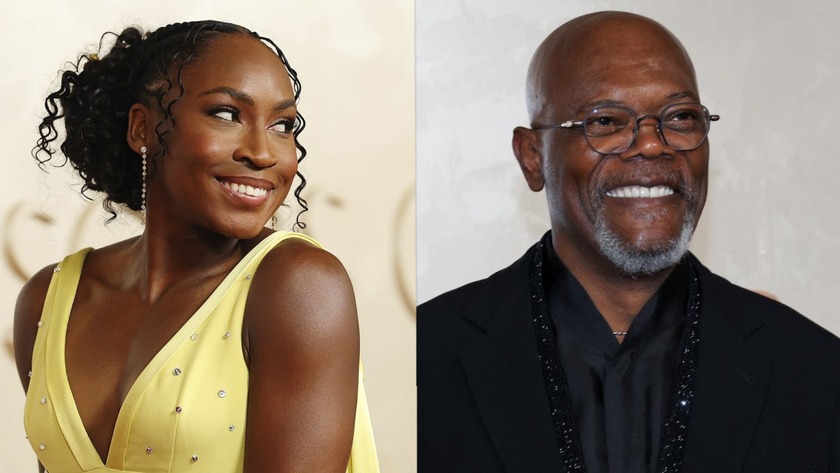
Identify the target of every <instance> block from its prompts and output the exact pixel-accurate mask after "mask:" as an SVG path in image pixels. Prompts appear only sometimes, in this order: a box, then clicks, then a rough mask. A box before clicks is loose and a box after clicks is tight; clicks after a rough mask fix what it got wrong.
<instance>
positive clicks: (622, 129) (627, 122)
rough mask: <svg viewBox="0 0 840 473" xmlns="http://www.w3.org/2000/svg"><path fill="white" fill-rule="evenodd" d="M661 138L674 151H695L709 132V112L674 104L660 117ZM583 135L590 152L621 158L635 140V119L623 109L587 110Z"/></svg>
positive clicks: (700, 106)
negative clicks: (589, 146) (587, 142)
mask: <svg viewBox="0 0 840 473" xmlns="http://www.w3.org/2000/svg"><path fill="white" fill-rule="evenodd" d="M659 120H660V127H659V129H660V130H661V132H662V138H663V139H664V141H665V143H666V144H667V145H668V146H669V147H671V148H672V149H674V150H676V151H690V150H693V149H696V148H698V147H699V146H700V145H701V144H702V143H703V140H705V139H706V135H707V134H708V132H709V112H708V110H706V107H704V106H702V105H699V104H674V105H669V106H668V107H665V109H664V110H662V114H661V115H660V117H659ZM583 124H584V132H585V133H586V139H587V141H589V144H590V145H591V146H592V148H593V149H594V150H595V151H597V152H599V153H601V154H621V153H623V152H625V151H627V150H628V149H630V147H631V146H632V145H633V141H634V140H635V139H636V134H637V132H638V129H637V125H638V122H637V118H636V114H635V113H633V111H632V110H630V109H628V108H624V107H602V108H596V109H593V110H590V111H589V112H588V113H587V114H586V116H585V117H584V122H583Z"/></svg>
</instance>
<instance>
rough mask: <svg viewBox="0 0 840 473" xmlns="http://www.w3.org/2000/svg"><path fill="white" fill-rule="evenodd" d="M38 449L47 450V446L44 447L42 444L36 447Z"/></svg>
mask: <svg viewBox="0 0 840 473" xmlns="http://www.w3.org/2000/svg"><path fill="white" fill-rule="evenodd" d="M38 448H40V449H41V450H43V449H45V448H47V446H46V445H44V444H41V445H38Z"/></svg>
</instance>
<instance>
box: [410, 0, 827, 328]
mask: <svg viewBox="0 0 840 473" xmlns="http://www.w3.org/2000/svg"><path fill="white" fill-rule="evenodd" d="M803 5H805V6H803ZM598 10H625V11H631V12H634V13H640V14H643V15H646V16H649V17H651V18H653V19H655V20H657V21H659V22H660V23H662V24H663V25H665V26H666V27H667V28H669V29H670V30H671V31H673V32H674V34H676V35H677V37H679V38H680V40H681V41H682V42H683V44H684V45H685V47H686V49H688V52H689V54H690V55H691V57H692V58H693V60H694V65H695V68H696V69H697V74H698V80H699V84H700V92H701V97H702V100H703V103H705V104H706V105H707V106H708V107H709V108H710V110H711V111H712V113H717V114H720V115H721V116H722V119H721V121H720V122H717V123H715V124H713V125H712V131H711V135H710V142H711V164H710V189H709V200H708V202H707V204H706V209H705V211H704V214H703V217H702V219H701V223H700V226H699V227H698V230H697V233H696V234H695V238H694V241H693V244H692V250H693V251H694V252H695V253H696V254H697V255H698V257H699V258H700V259H701V261H703V262H704V263H705V264H706V265H707V266H709V267H710V268H711V269H712V270H713V271H716V272H718V273H719V274H722V275H723V276H724V277H726V278H728V279H730V280H731V281H733V282H734V283H736V284H740V285H742V286H745V287H748V288H753V289H762V290H765V291H769V292H771V293H774V294H776V295H777V296H778V297H779V298H780V299H781V301H782V302H784V303H786V304H788V305H790V306H792V307H794V308H796V309H797V310H799V311H800V312H802V313H804V314H806V315H807V316H808V317H810V318H812V319H813V320H816V321H817V322H818V323H820V324H821V325H823V326H824V327H826V328H828V329H830V330H832V331H833V332H834V333H838V334H840V320H838V317H837V316H838V315H840V314H838V311H837V309H836V308H835V306H834V305H833V302H834V301H833V296H834V295H835V294H836V293H837V292H838V289H840V283H838V280H840V277H838V275H837V274H835V273H836V270H837V268H838V267H840V212H838V210H837V205H836V202H837V192H836V191H835V189H837V187H838V184H837V179H838V176H840V139H838V138H840V127H838V125H840V115H838V113H837V110H838V109H840V33H838V26H837V21H838V20H840V2H837V1H835V0H819V1H812V2H807V3H794V2H781V1H775V2H768V1H759V0H742V1H738V2H733V1H728V0H711V1H704V2H677V1H665V0H642V1H633V2H629V1H600V2H599V1H575V2H558V1H556V0H527V1H520V2H509V1H503V0H462V1H460V2H450V1H446V0H424V1H422V2H417V9H416V15H417V20H416V21H417V23H416V25H417V67H416V70H417V211H418V215H417V219H418V220H417V228H418V240H417V267H418V300H419V302H423V301H426V300H428V299H430V298H432V297H434V296H436V295H438V294H440V293H442V292H444V291H447V290H449V289H453V288H455V287H457V286H460V285H462V284H465V283H467V282H470V281H473V280H476V279H479V278H483V277H486V276H488V275H489V274H491V273H492V272H494V271H496V270H498V269H501V268H502V267H504V266H507V265H508V264H510V263H511V262H512V261H513V260H514V259H516V258H517V257H518V256H520V255H521V254H522V253H523V252H524V251H525V249H527V248H528V247H529V246H530V245H531V244H532V243H533V242H535V241H536V240H537V239H538V238H539V236H540V235H541V234H542V233H543V232H544V231H546V230H547V229H548V228H549V220H548V212H547V207H546V203H545V196H544V195H543V194H542V193H540V194H534V193H532V192H530V191H529V190H528V188H527V186H526V184H525V181H524V179H523V178H522V175H521V173H520V171H519V168H518V165H517V164H516V161H515V159H514V156H513V153H512V151H511V147H510V138H511V130H512V129H513V127H514V126H516V125H525V124H527V123H528V122H527V116H526V113H525V105H524V78H525V71H526V69H527V66H528V62H529V60H530V57H531V54H532V52H533V51H534V49H535V48H536V47H537V45H538V44H539V43H540V42H541V41H542V39H543V38H544V37H545V36H546V35H547V34H548V33H549V32H550V31H552V30H553V29H554V28H555V27H557V26H559V25H560V24H562V23H564V22H565V21H567V20H569V19H571V18H573V17H575V16H578V15H581V14H584V13H588V12H592V11H598Z"/></svg>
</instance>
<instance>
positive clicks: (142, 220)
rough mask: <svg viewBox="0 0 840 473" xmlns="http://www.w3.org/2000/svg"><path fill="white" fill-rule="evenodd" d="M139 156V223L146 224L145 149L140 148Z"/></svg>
mask: <svg viewBox="0 0 840 473" xmlns="http://www.w3.org/2000/svg"><path fill="white" fill-rule="evenodd" d="M140 154H141V157H142V158H143V188H142V190H141V191H140V223H141V224H142V225H145V224H146V147H145V146H143V147H142V148H140Z"/></svg>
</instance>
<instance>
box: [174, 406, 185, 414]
mask: <svg viewBox="0 0 840 473" xmlns="http://www.w3.org/2000/svg"><path fill="white" fill-rule="evenodd" d="M182 410H183V409H181V406H175V412H176V413H178V414H180V413H181V411H182Z"/></svg>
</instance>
